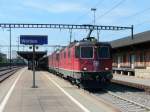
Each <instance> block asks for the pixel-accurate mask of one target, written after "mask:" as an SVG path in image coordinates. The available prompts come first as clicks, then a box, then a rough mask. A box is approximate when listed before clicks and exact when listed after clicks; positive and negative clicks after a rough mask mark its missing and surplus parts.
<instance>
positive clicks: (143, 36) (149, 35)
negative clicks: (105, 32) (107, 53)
mask: <svg viewBox="0 0 150 112" xmlns="http://www.w3.org/2000/svg"><path fill="white" fill-rule="evenodd" d="M145 42H150V31H146V32H142V33H138V34H135V35H134V37H133V39H132V38H131V36H128V37H125V38H121V39H118V40H114V41H111V42H110V44H111V46H112V48H119V47H125V46H130V45H135V44H141V43H145Z"/></svg>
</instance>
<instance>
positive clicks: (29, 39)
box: [20, 35, 48, 88]
mask: <svg viewBox="0 0 150 112" xmlns="http://www.w3.org/2000/svg"><path fill="white" fill-rule="evenodd" d="M47 37H48V36H45V35H20V44H25V45H32V46H33V57H32V62H33V85H32V88H37V86H36V84H35V46H36V45H44V44H48V39H47Z"/></svg>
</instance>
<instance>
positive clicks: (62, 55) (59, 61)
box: [49, 37, 112, 88]
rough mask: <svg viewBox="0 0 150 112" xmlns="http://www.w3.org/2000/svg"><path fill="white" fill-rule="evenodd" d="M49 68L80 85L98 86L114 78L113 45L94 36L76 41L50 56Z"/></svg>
mask: <svg viewBox="0 0 150 112" xmlns="http://www.w3.org/2000/svg"><path fill="white" fill-rule="evenodd" d="M49 70H50V71H52V72H55V73H57V74H59V75H61V76H62V77H65V78H67V79H69V80H70V81H72V82H73V83H75V84H77V85H79V86H82V87H89V88H93V87H94V88H97V87H98V85H99V84H101V83H103V82H109V81H110V80H111V79H112V72H111V70H112V58H111V46H110V44H109V43H107V42H97V40H96V39H95V38H93V37H89V38H86V39H83V40H81V41H75V42H73V43H71V44H70V45H69V46H67V47H65V48H62V49H61V50H56V51H55V52H53V53H52V54H51V55H50V56H49Z"/></svg>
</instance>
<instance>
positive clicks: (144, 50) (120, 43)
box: [111, 31, 150, 78]
mask: <svg viewBox="0 0 150 112" xmlns="http://www.w3.org/2000/svg"><path fill="white" fill-rule="evenodd" d="M111 45H112V48H113V51H112V57H113V72H114V73H117V74H125V75H134V76H136V77H141V78H150V31H146V32H142V33H139V34H136V35H134V38H133V39H132V38H131V37H130V36H129V37H125V38H122V39H118V40H114V41H111Z"/></svg>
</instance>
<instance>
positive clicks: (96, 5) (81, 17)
mask: <svg viewBox="0 0 150 112" xmlns="http://www.w3.org/2000/svg"><path fill="white" fill-rule="evenodd" d="M103 2H104V0H100V1H98V2H97V3H96V4H95V5H94V6H93V7H95V8H96V7H98V6H99V5H101V4H102V3H103ZM90 8H91V7H89V9H90ZM89 11H90V10H87V12H86V13H84V14H82V15H81V16H79V17H78V18H77V19H76V20H75V21H74V22H73V23H77V22H80V21H81V20H82V19H83V17H84V16H86V15H87V14H88V13H89Z"/></svg>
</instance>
